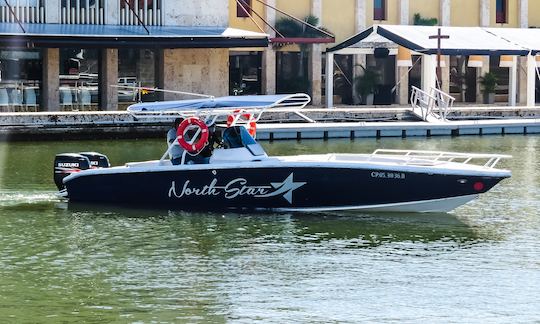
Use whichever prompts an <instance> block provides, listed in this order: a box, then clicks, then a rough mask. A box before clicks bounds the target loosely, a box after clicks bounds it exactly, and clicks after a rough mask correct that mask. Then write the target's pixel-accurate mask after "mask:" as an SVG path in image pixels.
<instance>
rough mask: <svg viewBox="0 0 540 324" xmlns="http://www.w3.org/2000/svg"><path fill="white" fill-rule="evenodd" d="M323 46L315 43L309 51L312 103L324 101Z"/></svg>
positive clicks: (319, 103)
mask: <svg viewBox="0 0 540 324" xmlns="http://www.w3.org/2000/svg"><path fill="white" fill-rule="evenodd" d="M321 48H322V46H321V45H319V44H313V45H311V46H310V51H309V59H308V61H309V63H308V64H309V68H308V79H309V80H310V88H311V104H312V105H314V106H320V105H321V101H322V84H321V79H322V49H321Z"/></svg>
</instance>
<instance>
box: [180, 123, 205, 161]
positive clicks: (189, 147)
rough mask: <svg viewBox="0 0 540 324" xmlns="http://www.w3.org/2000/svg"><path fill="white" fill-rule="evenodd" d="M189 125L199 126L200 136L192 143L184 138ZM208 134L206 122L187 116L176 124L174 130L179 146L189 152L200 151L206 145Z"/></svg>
mask: <svg viewBox="0 0 540 324" xmlns="http://www.w3.org/2000/svg"><path fill="white" fill-rule="evenodd" d="M191 126H197V127H199V128H200V130H201V131H200V132H199V136H200V137H199V140H197V141H195V142H193V143H188V141H187V140H186V131H187V130H188V128H189V127H191ZM209 135H210V134H209V132H208V126H206V124H205V123H204V122H203V121H202V120H200V119H199V118H195V117H189V118H187V119H184V121H182V123H180V125H178V129H177V130H176V136H177V137H178V144H180V146H181V147H182V148H183V149H184V150H186V151H188V152H189V153H198V152H200V151H201V150H202V149H203V148H204V147H205V146H206V143H207V142H208V137H209Z"/></svg>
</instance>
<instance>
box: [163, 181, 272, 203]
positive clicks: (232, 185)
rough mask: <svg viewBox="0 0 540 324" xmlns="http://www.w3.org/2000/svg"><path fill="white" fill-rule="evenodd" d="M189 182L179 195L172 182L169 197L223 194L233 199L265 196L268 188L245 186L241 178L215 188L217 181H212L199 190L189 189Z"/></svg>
mask: <svg viewBox="0 0 540 324" xmlns="http://www.w3.org/2000/svg"><path fill="white" fill-rule="evenodd" d="M189 184H190V181H189V180H186V182H185V183H184V186H183V187H182V191H181V192H180V194H178V193H177V191H176V183H175V182H174V181H173V182H172V185H171V188H170V189H169V197H176V198H182V197H184V196H191V195H195V196H219V195H220V194H221V193H224V196H225V198H227V199H233V198H236V197H238V196H257V195H266V194H268V190H269V189H271V188H272V187H270V186H246V184H247V180H246V179H243V178H239V179H234V180H232V181H231V182H229V183H228V184H227V185H225V186H217V179H214V180H212V182H211V183H210V185H206V186H203V187H200V188H196V187H190V186H189Z"/></svg>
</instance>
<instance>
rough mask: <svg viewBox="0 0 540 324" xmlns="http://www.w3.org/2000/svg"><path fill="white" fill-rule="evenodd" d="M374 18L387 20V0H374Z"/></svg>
mask: <svg viewBox="0 0 540 324" xmlns="http://www.w3.org/2000/svg"><path fill="white" fill-rule="evenodd" d="M373 19H374V20H386V0H374V4H373Z"/></svg>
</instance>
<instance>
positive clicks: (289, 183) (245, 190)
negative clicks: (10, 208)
mask: <svg viewBox="0 0 540 324" xmlns="http://www.w3.org/2000/svg"><path fill="white" fill-rule="evenodd" d="M275 97H279V100H274V99H275ZM275 97H272V98H273V99H272V100H274V101H275V103H274V104H264V105H263V106H262V108H261V106H257V105H254V104H253V103H254V101H256V98H247V99H246V100H251V101H250V104H249V105H250V106H249V107H247V106H241V105H238V101H236V102H235V105H233V106H232V107H231V106H230V105H227V104H223V105H222V106H220V103H219V98H218V99H211V100H213V101H212V103H211V105H212V106H213V107H211V109H210V110H208V111H211V113H208V111H207V112H203V111H202V110H205V109H208V107H205V106H204V105H202V106H201V105H199V106H200V107H198V110H197V111H196V112H195V113H194V112H193V111H188V110H186V109H185V107H182V108H181V109H172V108H169V110H173V111H175V112H176V113H178V112H179V111H180V112H182V114H183V115H184V116H186V115H189V116H196V117H197V119H198V120H199V122H198V123H195V122H194V121H190V124H189V125H188V126H187V127H186V129H189V128H190V127H192V128H193V127H195V128H197V127H199V129H198V130H197V132H198V133H197V134H196V135H195V136H193V138H194V140H193V141H197V138H199V137H202V136H198V135H200V134H202V135H204V134H203V133H204V129H200V128H201V127H200V126H201V124H202V123H200V121H201V120H205V121H206V123H209V120H210V123H212V122H215V121H216V120H217V119H218V118H216V116H231V114H232V116H233V119H240V118H239V116H238V115H240V114H241V115H244V116H245V115H248V114H251V115H254V114H255V112H254V110H261V109H268V108H272V107H273V105H275V106H277V107H278V108H279V107H280V106H279V104H277V103H278V102H281V103H283V102H288V101H290V100H291V98H292V101H294V100H295V98H294V96H281V97H280V96H275ZM266 98H268V99H269V98H270V97H266ZM308 98H309V97H308ZM296 99H298V98H296ZM209 100H210V99H209ZM226 100H227V99H225V100H224V101H226ZM235 100H238V99H235ZM307 100H308V101H309V99H307ZM216 101H217V103H216ZM224 101H223V102H224ZM305 103H307V102H305ZM149 105H150V104H138V105H134V106H133V107H131V109H132V110H131V111H132V112H133V111H142V112H144V113H145V114H149V113H150V112H151V109H148V108H151V107H149ZM162 105H163V104H162ZM168 105H169V107H173V106H174V104H172V103H170V102H169V103H168ZM303 106H305V104H304V103H303V102H302V103H301V104H300V105H298V107H303ZM145 107H146V108H147V109H146V110H142V109H143V108H145ZM192 107H193V106H192V105H189V108H190V109H192ZM201 107H202V108H201ZM281 107H282V106H281ZM282 108H283V107H282ZM288 108H289V109H290V108H291V107H290V106H289V107H288ZM200 109H202V110H200ZM239 109H240V110H239ZM252 111H253V112H252ZM170 112H171V111H169V113H170ZM154 113H155V112H154ZM203 115H204V116H206V118H204V117H203ZM148 116H149V115H148ZM160 116H162V112H160ZM209 116H211V117H209ZM192 118H195V117H192ZM188 120H189V118H188ZM252 121H253V120H251V121H250V120H248V121H246V123H247V122H252ZM234 122H240V121H239V120H238V121H237V120H234ZM234 122H233V123H232V125H230V126H229V127H227V128H225V129H224V131H223V135H222V138H223V143H222V146H221V147H219V148H216V149H215V150H214V151H213V154H212V156H211V157H210V160H209V163H206V164H188V163H182V164H180V165H172V164H171V161H170V160H169V159H167V158H166V156H167V154H164V156H163V158H162V159H160V160H155V161H145V162H135V163H127V164H126V165H123V166H116V167H109V166H108V160H107V158H106V157H105V156H103V155H100V154H98V153H83V154H61V155H58V156H57V158H56V160H55V180H56V183H57V186H58V188H59V189H60V195H61V196H63V197H65V198H67V199H69V200H70V201H80V202H96V203H115V204H144V205H148V206H159V207H166V208H174V209H185V210H229V209H233V210H280V211H325V210H354V209H359V210H369V211H392V212H447V211H450V210H452V209H454V208H456V207H458V206H460V205H463V204H465V203H467V202H469V201H471V200H473V199H475V198H476V197H478V195H479V194H482V193H485V192H487V191H488V190H490V189H491V188H493V186H495V185H496V184H497V183H499V182H500V181H501V180H503V179H505V178H508V177H510V176H511V173H510V171H507V170H502V169H496V168H495V166H496V164H497V163H498V162H499V161H500V159H502V158H507V157H508V156H503V155H495V154H468V153H450V152H435V151H406V150H405V151H401V150H377V151H375V152H373V153H371V154H318V155H296V156H268V155H267V154H266V153H265V151H264V149H263V148H262V147H261V146H260V145H259V144H258V143H257V142H256V140H255V139H254V138H253V137H252V136H251V135H250V134H249V132H248V130H247V129H246V127H244V126H243V125H237V124H235V123H234ZM202 128H204V125H203V126H202ZM186 129H183V130H182V131H179V135H184V134H185V133H184V131H185V130H186ZM178 139H179V142H182V140H183V141H184V143H181V144H184V145H182V146H183V147H186V148H190V147H193V146H194V143H193V141H191V142H190V141H187V140H186V139H185V138H184V139H183V138H182V136H179V138H178ZM190 145H191V146H190ZM186 154H189V153H186ZM186 161H187V159H186ZM475 161H482V162H481V163H480V164H476V163H474V162H475Z"/></svg>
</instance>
